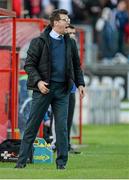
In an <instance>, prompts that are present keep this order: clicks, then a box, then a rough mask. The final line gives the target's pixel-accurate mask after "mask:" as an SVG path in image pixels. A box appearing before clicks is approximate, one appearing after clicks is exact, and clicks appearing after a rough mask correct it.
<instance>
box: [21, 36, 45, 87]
mask: <svg viewBox="0 0 129 180" xmlns="http://www.w3.org/2000/svg"><path fill="white" fill-rule="evenodd" d="M42 43H43V42H41V40H40V39H39V38H35V39H33V40H32V41H31V43H30V46H29V49H28V51H27V58H26V61H25V66H24V69H25V71H26V72H27V74H28V76H29V79H30V80H31V82H32V84H33V85H34V86H35V85H36V84H37V83H38V81H40V80H41V79H42V78H41V76H40V74H39V72H38V70H37V66H38V63H39V60H40V56H41V53H42V48H43V44H42Z"/></svg>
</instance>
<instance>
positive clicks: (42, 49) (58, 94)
mask: <svg viewBox="0 0 129 180" xmlns="http://www.w3.org/2000/svg"><path fill="white" fill-rule="evenodd" d="M69 23H70V20H69V18H68V12H67V11H66V10H64V9H57V10H54V11H53V13H52V14H51V16H50V25H48V27H47V28H46V29H45V31H44V32H43V33H42V34H41V36H39V37H37V38H35V39H33V40H32V42H31V43H30V47H29V50H28V53H27V54H28V55H27V59H26V62H25V71H26V72H27V73H28V83H27V86H28V89H32V90H33V97H32V98H33V99H32V107H31V112H30V116H29V120H28V123H27V127H26V129H25V132H24V136H23V140H22V143H21V147H20V153H19V159H18V162H17V165H16V168H24V167H25V166H26V161H27V158H28V154H29V152H30V150H31V147H32V144H33V142H34V140H35V138H36V135H37V132H38V129H39V126H40V123H41V121H42V119H43V117H44V115H45V113H46V111H47V110H48V107H49V105H50V104H51V106H52V111H53V114H54V118H55V131H56V142H57V158H56V167H57V169H62V170H63V169H65V165H66V163H67V160H68V140H67V139H68V138H67V111H68V100H69V93H70V90H71V87H72V84H73V80H72V79H74V77H75V83H76V86H77V87H78V89H79V93H80V95H81V97H82V98H83V97H84V96H85V88H84V86H85V84H84V79H83V75H82V71H81V69H80V63H79V56H78V51H77V47H76V43H75V41H74V40H72V39H70V38H69V37H68V36H67V35H64V34H65V30H66V27H67V26H68V24H69ZM73 59H74V61H73Z"/></svg>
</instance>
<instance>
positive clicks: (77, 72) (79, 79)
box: [71, 39, 85, 87]
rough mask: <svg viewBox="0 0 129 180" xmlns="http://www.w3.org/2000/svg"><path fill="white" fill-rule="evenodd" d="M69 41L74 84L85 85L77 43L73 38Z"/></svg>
mask: <svg viewBox="0 0 129 180" xmlns="http://www.w3.org/2000/svg"><path fill="white" fill-rule="evenodd" d="M71 42H72V61H73V68H74V76H75V84H76V86H77V87H78V86H79V85H83V86H85V82H84V78H83V73H82V69H81V65H80V58H79V54H78V49H77V45H76V42H75V40H74V39H71Z"/></svg>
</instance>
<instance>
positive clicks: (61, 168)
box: [56, 165, 65, 170]
mask: <svg viewBox="0 0 129 180" xmlns="http://www.w3.org/2000/svg"><path fill="white" fill-rule="evenodd" d="M56 168H57V169H60V170H65V166H64V165H57V166H56Z"/></svg>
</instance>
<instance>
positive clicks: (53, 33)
mask: <svg viewBox="0 0 129 180" xmlns="http://www.w3.org/2000/svg"><path fill="white" fill-rule="evenodd" d="M49 35H50V37H52V38H53V39H57V40H60V37H59V36H60V34H58V33H57V32H56V31H54V30H53V29H52V30H51V32H50V33H49ZM62 36H63V35H62Z"/></svg>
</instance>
